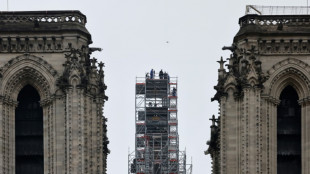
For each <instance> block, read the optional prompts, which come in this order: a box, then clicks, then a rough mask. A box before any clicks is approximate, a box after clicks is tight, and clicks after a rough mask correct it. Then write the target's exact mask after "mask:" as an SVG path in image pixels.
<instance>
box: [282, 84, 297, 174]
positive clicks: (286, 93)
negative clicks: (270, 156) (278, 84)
mask: <svg viewBox="0 0 310 174" xmlns="http://www.w3.org/2000/svg"><path fill="white" fill-rule="evenodd" d="M280 100H281V102H280V104H279V106H278V108H277V171H278V174H300V173H301V106H300V105H299V104H298V94H297V92H296V91H295V89H294V88H293V87H292V86H287V87H286V88H284V90H283V91H282V93H281V95H280Z"/></svg>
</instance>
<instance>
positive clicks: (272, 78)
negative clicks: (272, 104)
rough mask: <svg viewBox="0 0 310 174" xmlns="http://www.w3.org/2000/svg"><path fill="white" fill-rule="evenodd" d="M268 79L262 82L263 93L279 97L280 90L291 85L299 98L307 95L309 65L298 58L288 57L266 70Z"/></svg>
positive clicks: (309, 80) (275, 97) (309, 82)
mask: <svg viewBox="0 0 310 174" xmlns="http://www.w3.org/2000/svg"><path fill="white" fill-rule="evenodd" d="M267 73H268V75H269V79H268V80H267V81H266V82H265V83H264V86H265V89H264V93H265V94H266V95H267V96H270V97H272V98H274V99H279V97H280V94H281V92H282V90H283V89H284V88H285V87H286V86H288V85H291V86H292V87H293V88H294V89H295V90H296V91H297V93H298V96H299V99H303V98H306V97H308V96H309V94H310V93H309V89H310V66H309V65H308V64H307V63H305V62H303V61H300V60H297V59H292V58H288V59H286V60H283V61H280V62H278V63H277V64H275V65H274V66H273V67H272V68H271V69H270V70H268V71H267Z"/></svg>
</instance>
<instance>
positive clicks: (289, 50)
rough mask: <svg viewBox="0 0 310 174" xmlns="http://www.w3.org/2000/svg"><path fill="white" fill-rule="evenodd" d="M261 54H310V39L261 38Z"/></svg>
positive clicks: (259, 43)
mask: <svg viewBox="0 0 310 174" xmlns="http://www.w3.org/2000/svg"><path fill="white" fill-rule="evenodd" d="M258 49H259V52H260V53H261V54H272V55H273V54H274V55H279V54H281V55H283V54H284V55H285V54H310V40H259V41H258Z"/></svg>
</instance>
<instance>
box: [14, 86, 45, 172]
mask: <svg viewBox="0 0 310 174" xmlns="http://www.w3.org/2000/svg"><path fill="white" fill-rule="evenodd" d="M17 100H18V107H17V108H16V110H15V157H16V158H15V171H16V174H34V173H35V174H43V173H44V170H43V110H42V107H41V106H40V103H39V101H40V96H39V94H38V92H37V91H36V89H35V88H33V87H32V86H30V85H27V86H25V87H24V88H23V89H22V90H21V91H20V93H19V94H18V98H17Z"/></svg>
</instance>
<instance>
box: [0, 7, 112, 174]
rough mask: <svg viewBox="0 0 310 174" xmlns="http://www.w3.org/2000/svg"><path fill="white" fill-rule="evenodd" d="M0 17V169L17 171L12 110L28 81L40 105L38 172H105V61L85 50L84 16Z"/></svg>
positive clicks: (87, 39) (36, 14)
mask: <svg viewBox="0 0 310 174" xmlns="http://www.w3.org/2000/svg"><path fill="white" fill-rule="evenodd" d="M2 15H3V16H5V17H7V18H2V19H0V23H1V22H2V23H3V24H5V25H2V26H0V31H1V32H0V86H1V88H0V137H1V138H0V168H1V169H0V170H1V171H2V172H1V173H7V174H10V173H15V141H14V139H15V120H14V118H15V108H16V106H17V105H18V102H17V96H18V94H19V91H20V90H21V89H22V88H23V87H24V86H25V85H27V84H29V85H32V86H33V87H34V88H35V89H36V90H37V91H38V93H39V94H40V98H41V101H40V103H41V106H42V108H43V117H44V118H43V124H44V125H43V131H44V173H46V174H47V173H50V174H53V173H67V174H70V173H72V174H73V173H74V174H75V173H80V174H84V173H106V158H107V154H108V153H109V150H108V149H107V144H108V139H107V135H106V121H107V119H106V118H105V117H104V116H103V111H102V109H103V106H104V102H105V100H107V97H106V95H105V92H104V91H105V89H106V86H105V84H104V72H103V66H104V64H103V63H99V64H97V61H96V59H95V58H94V59H90V54H91V53H92V51H94V50H96V49H94V48H89V44H90V43H91V42H92V41H91V37H90V34H89V33H88V31H87V30H86V28H85V23H86V17H85V16H84V15H83V14H81V13H80V12H78V11H73V12H51V13H49V12H41V13H40V12H31V13H30V12H29V13H27V12H19V13H18V12H16V13H10V12H8V13H7V14H1V16H2ZM9 17H11V18H9ZM97 66H98V67H97ZM97 68H99V70H98V69H97Z"/></svg>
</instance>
